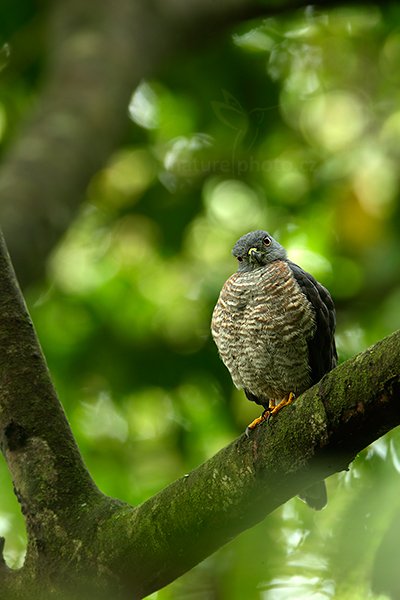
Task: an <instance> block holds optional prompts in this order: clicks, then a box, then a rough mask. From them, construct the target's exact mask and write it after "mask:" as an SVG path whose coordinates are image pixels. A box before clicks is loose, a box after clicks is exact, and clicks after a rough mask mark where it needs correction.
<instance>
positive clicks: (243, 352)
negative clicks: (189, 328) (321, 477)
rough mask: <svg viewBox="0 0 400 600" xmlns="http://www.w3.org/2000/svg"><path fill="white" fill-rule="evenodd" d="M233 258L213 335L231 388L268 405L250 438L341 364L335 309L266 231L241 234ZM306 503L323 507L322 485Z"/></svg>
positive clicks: (304, 496)
mask: <svg viewBox="0 0 400 600" xmlns="http://www.w3.org/2000/svg"><path fill="white" fill-rule="evenodd" d="M232 254H233V256H235V257H236V259H237V261H238V269H237V272H236V273H234V274H233V275H231V277H229V279H228V280H227V281H226V282H225V284H224V286H223V288H222V290H221V293H220V295H219V298H218V302H217V304H216V306H215V308H214V312H213V316H212V322H211V329H212V335H213V338H214V340H215V343H216V345H217V347H218V350H219V354H220V356H221V358H222V360H223V362H224V364H225V365H226V367H227V368H228V370H229V372H230V374H231V377H232V380H233V383H234V384H235V385H236V387H238V388H241V389H243V390H244V392H245V394H246V396H247V398H248V399H249V400H252V401H253V402H256V403H257V404H260V405H261V406H263V407H264V412H263V413H262V415H261V416H260V417H258V418H257V419H255V420H254V421H253V422H252V423H250V425H249V426H248V427H247V430H246V433H247V434H248V435H249V434H250V432H251V431H252V430H253V429H255V428H256V427H257V426H258V425H259V424H260V423H262V422H264V421H267V420H269V419H270V418H271V417H274V415H276V414H277V413H278V412H279V411H280V410H281V409H282V408H283V407H284V406H287V405H288V404H290V403H291V402H293V400H294V398H295V397H296V396H297V395H299V394H301V393H302V392H304V391H305V390H307V389H308V388H309V387H311V386H312V385H313V384H315V383H317V381H319V380H320V379H321V377H322V376H323V375H324V374H325V373H327V372H328V371H330V370H331V369H333V368H334V367H335V366H336V362H337V354H336V346H335V339H334V331H335V320H336V319H335V308H334V304H333V301H332V298H331V296H330V294H329V292H328V290H327V289H325V288H324V287H323V286H322V285H321V284H320V283H318V281H316V280H315V279H314V277H313V276H312V275H310V274H309V273H307V272H306V271H304V270H303V269H302V268H301V267H299V266H298V265H296V264H295V263H293V262H291V261H290V260H289V259H288V258H287V255H286V250H285V249H284V248H283V247H282V246H281V245H280V244H279V243H278V242H277V241H276V240H274V238H273V237H272V236H271V235H269V233H267V232H266V231H252V232H250V233H247V234H246V235H244V236H242V237H241V238H240V239H239V240H238V241H237V242H236V244H235V245H234V247H233V250H232ZM301 497H302V499H303V500H305V501H306V502H307V504H309V505H310V506H311V507H313V508H316V509H321V508H323V506H325V504H326V501H327V497H326V487H325V483H324V482H323V481H322V482H318V483H316V484H314V485H313V486H311V487H309V488H307V490H305V492H304V493H303V494H302V495H301Z"/></svg>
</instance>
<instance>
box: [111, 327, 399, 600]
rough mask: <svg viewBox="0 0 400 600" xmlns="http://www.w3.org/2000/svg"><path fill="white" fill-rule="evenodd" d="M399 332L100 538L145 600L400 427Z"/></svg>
mask: <svg viewBox="0 0 400 600" xmlns="http://www.w3.org/2000/svg"><path fill="white" fill-rule="evenodd" d="M399 396H400V331H399V332H397V333H394V334H393V335H391V336H389V337H387V338H386V339H384V340H383V341H381V342H379V343H377V344H376V345H375V346H373V347H371V348H369V349H368V350H366V351H365V352H363V353H362V354H359V355H358V356H356V357H355V358H353V359H351V360H349V361H347V362H346V363H344V364H342V365H341V366H339V367H338V368H337V369H335V370H334V371H332V372H331V373H329V374H328V375H326V376H325V377H324V378H323V379H322V380H321V382H320V383H318V384H317V385H315V386H314V387H313V388H311V389H310V390H309V391H307V392H306V393H305V394H303V395H302V396H300V397H299V398H298V399H297V400H296V402H295V403H294V405H292V406H290V407H287V408H285V410H284V411H282V413H280V414H279V416H278V417H277V418H276V420H274V421H273V422H272V423H271V424H270V425H268V426H261V427H259V428H258V429H257V430H256V431H255V432H254V434H252V436H251V438H250V439H248V438H246V436H245V435H242V436H241V437H240V438H238V439H237V440H236V441H234V442H233V443H232V444H231V445H230V446H228V447H226V448H224V449H223V450H221V451H220V452H219V453H218V454H216V455H215V456H214V457H213V458H211V459H210V460H209V461H207V462H206V463H205V464H203V465H202V466H201V467H199V468H198V469H196V470H195V471H193V472H192V473H190V474H189V475H187V476H185V477H183V478H182V479H180V480H178V481H176V482H175V483H173V484H172V485H170V486H169V487H167V488H166V489H164V490H162V491H161V492H160V493H159V494H158V495H156V496H155V497H153V498H151V499H150V500H148V501H147V502H146V503H144V504H143V505H141V506H140V507H138V508H137V509H134V510H131V509H127V508H121V510H117V511H116V513H115V514H114V515H113V516H112V517H111V520H110V523H109V524H108V525H107V527H105V528H104V530H103V531H102V532H101V533H102V544H103V547H104V548H105V549H106V548H107V544H108V541H109V540H110V539H111V538H114V539H118V540H120V548H119V551H118V552H116V553H114V554H113V555H110V554H108V556H106V552H105V551H104V558H105V559H106V560H107V563H108V560H110V561H111V564H110V565H109V566H110V568H111V569H113V570H114V571H116V570H119V571H120V574H121V576H122V577H123V578H124V580H125V581H126V585H127V586H128V587H131V589H133V590H135V591H136V594H139V597H143V596H145V595H147V594H149V593H150V592H152V591H154V590H157V589H159V588H160V587H162V586H164V585H166V584H167V583H169V582H171V581H172V580H173V579H175V578H176V577H178V576H179V575H181V574H183V573H184V572H186V571H187V570H189V569H190V568H191V567H193V566H194V565H195V564H197V563H198V562H199V561H201V560H203V559H204V558H205V557H206V556H208V555H210V554H211V553H212V552H214V551H215V550H216V549H217V548H219V547H220V546H222V545H223V544H225V543H226V542H228V541H229V540H231V539H232V538H234V537H235V536H237V535H238V534H239V533H240V532H242V531H243V530H245V529H247V528H249V527H251V526H253V525H254V524H255V523H257V522H259V521H260V520H262V519H263V518H264V517H265V516H266V515H267V514H268V513H270V512H271V511H273V510H274V509H275V508H276V507H277V506H279V505H280V504H282V503H283V502H285V501H286V500H288V499H289V498H291V497H292V496H294V495H295V494H296V493H298V492H299V491H301V489H303V488H304V487H306V486H307V485H308V484H310V483H313V482H314V481H317V480H319V479H321V478H324V477H327V476H329V475H331V474H332V473H335V472H337V471H340V470H342V469H346V468H347V467H348V465H349V463H350V462H351V461H352V460H353V458H354V457H355V455H356V454H357V453H358V452H360V451H361V450H362V449H363V448H365V447H366V446H367V445H368V444H370V443H371V442H373V441H374V440H376V439H377V438H379V437H380V436H381V435H383V434H384V433H386V432H387V431H389V430H390V429H392V428H393V427H396V426H397V425H399V424H400V410H399V402H400V397H399Z"/></svg>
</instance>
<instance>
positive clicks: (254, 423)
mask: <svg viewBox="0 0 400 600" xmlns="http://www.w3.org/2000/svg"><path fill="white" fill-rule="evenodd" d="M269 415H270V409H269V408H266V409H265V410H264V412H263V413H262V415H261V417H257V419H254V421H252V422H251V423H250V425H247V427H246V431H245V433H246V436H247V437H249V436H250V432H251V431H253V430H254V429H255V428H256V427H257V425H260V423H264V421H268V419H269Z"/></svg>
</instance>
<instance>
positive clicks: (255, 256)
mask: <svg viewBox="0 0 400 600" xmlns="http://www.w3.org/2000/svg"><path fill="white" fill-rule="evenodd" d="M248 254H249V256H250V260H253V261H255V262H257V263H258V264H261V260H262V254H261V252H259V251H258V250H257V248H250V250H249V252H248Z"/></svg>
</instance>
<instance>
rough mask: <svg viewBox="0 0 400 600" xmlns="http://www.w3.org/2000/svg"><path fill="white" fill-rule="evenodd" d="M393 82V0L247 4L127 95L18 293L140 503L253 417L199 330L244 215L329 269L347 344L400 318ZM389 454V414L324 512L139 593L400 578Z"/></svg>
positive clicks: (24, 82)
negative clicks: (106, 154) (121, 133)
mask: <svg viewBox="0 0 400 600" xmlns="http://www.w3.org/2000/svg"><path fill="white" fill-rule="evenodd" d="M45 16H46V9H45V6H44V5H42V4H38V3H34V2H31V1H29V0H23V1H22V2H19V3H15V4H12V3H11V2H10V3H9V6H8V7H7V8H6V9H5V10H4V14H3V15H2V22H1V23H0V32H1V37H0V151H1V154H2V155H3V156H5V155H6V152H7V148H8V147H9V145H11V144H12V141H13V139H14V138H15V137H16V136H17V135H18V127H19V125H20V123H21V121H22V120H23V119H24V118H25V116H26V114H28V113H29V110H30V108H31V107H32V106H33V105H34V104H35V102H36V101H40V89H41V76H42V72H43V67H44V65H45V64H46V55H45V52H44V45H43V38H44V35H45V27H46V18H45ZM399 84H400V10H399V9H398V8H397V7H395V6H394V5H393V6H392V7H390V5H389V7H386V8H385V9H384V10H380V9H378V8H376V7H374V6H372V5H371V6H368V7H366V8H352V7H346V8H336V9H332V10H331V11H329V12H319V11H318V10H311V9H307V10H305V11H301V12H297V13H293V14H287V15H286V16H284V17H279V18H278V17H276V18H266V19H260V20H257V21H253V22H248V23H244V24H242V25H241V26H237V27H236V28H234V29H233V30H231V31H230V32H229V33H227V34H225V35H222V36H219V37H218V38H216V39H214V41H213V42H208V43H207V44H205V45H204V47H202V48H201V49H198V50H197V51H193V52H191V53H186V54H185V55H182V56H180V57H178V58H177V59H174V61H173V62H172V63H169V64H168V67H167V68H165V71H164V72H162V73H160V74H159V76H158V77H157V78H154V79H149V80H146V81H143V82H142V84H141V85H140V87H139V88H138V89H137V90H136V91H135V92H134V93H133V96H132V101H131V104H130V106H129V107H128V106H127V107H126V134H125V139H124V142H123V144H122V145H121V147H120V148H118V150H117V151H116V152H115V153H114V155H113V156H111V157H110V159H109V161H108V164H106V165H105V166H104V168H103V169H102V170H101V171H100V172H98V173H97V174H96V175H95V177H94V178H93V179H92V181H91V182H90V184H89V186H88V189H87V195H86V199H85V202H84V203H83V204H82V207H81V210H80V212H79V214H77V215H76V219H75V221H74V223H73V224H72V226H71V227H70V229H69V231H68V232H67V234H66V235H65V236H64V238H63V239H62V240H61V241H60V243H59V245H58V246H57V248H56V249H55V251H54V252H53V253H52V255H51V256H50V257H49V259H48V265H47V276H46V278H45V280H44V281H38V282H37V283H36V284H35V285H32V286H31V287H30V288H29V289H27V290H25V295H26V299H27V302H28V305H29V309H30V312H31V315H32V318H33V321H34V323H35V326H36V328H37V332H38V335H39V338H40V341H41V344H42V347H43V350H44V353H45V355H46V358H47V361H48V365H49V368H50V371H51V373H52V376H53V378H54V382H55V385H56V388H57V390H58V393H59V396H60V399H61V401H62V403H63V406H64V407H65V410H66V413H67V415H68V418H69V420H70V423H71V426H72V429H73V432H74V434H75V436H76V439H77V441H78V444H79V447H80V449H81V451H82V453H83V456H84V459H85V461H86V464H87V466H88V468H89V470H90V472H91V473H92V475H93V477H94V479H95V481H96V483H97V484H98V485H99V487H100V488H101V490H102V491H103V492H105V493H107V494H109V495H111V496H115V497H118V498H120V499H122V500H125V501H128V502H130V503H133V504H138V503H140V502H142V501H143V500H145V499H146V498H148V497H149V496H150V495H152V494H154V493H155V492H157V491H158V490H160V489H161V488H162V487H164V486H165V485H167V484H168V483H169V482H171V481H173V480H174V479H175V478H177V477H179V476H181V475H182V474H184V473H186V472H188V471H190V470H191V469H193V468H195V467H196V466H197V465H198V464H200V463H201V462H203V461H205V460H207V458H209V457H210V456H212V455H213V454H214V453H215V452H216V451H217V450H218V449H220V448H221V447H223V446H224V445H226V444H227V443H229V442H230V441H231V440H233V439H234V438H235V436H237V435H239V434H240V433H241V432H242V431H243V430H244V428H245V427H246V425H247V423H248V422H249V421H251V420H252V419H253V418H254V417H256V416H257V414H258V407H256V406H255V405H253V404H252V403H249V402H247V400H246V399H245V397H244V395H243V393H242V392H239V391H237V390H235V389H234V388H233V386H232V383H231V380H230V377H229V374H228V372H227V371H226V369H225V367H224V366H223V364H222V363H221V361H220V360H219V358H218V355H217V351H216V348H215V346H214V344H213V342H212V340H211V338H210V331H209V323H210V318H211V313H212V309H213V306H214V304H215V302H216V299H217V297H218V293H219V290H220V288H221V286H222V284H223V282H224V281H225V279H226V278H227V277H228V276H229V275H230V274H231V273H232V272H233V271H234V270H235V268H236V265H235V262H234V259H233V258H232V257H231V254H230V250H231V247H232V245H233V244H234V242H235V241H236V239H237V238H238V237H239V236H240V235H242V234H244V233H246V232H247V231H250V230H252V229H259V228H263V229H267V230H268V231H269V232H270V233H271V234H272V235H273V236H274V237H277V238H278V239H279V241H280V242H281V243H282V244H283V245H284V246H285V247H286V248H287V250H288V254H289V257H290V258H291V259H292V260H294V261H295V262H298V263H299V264H300V265H301V266H302V267H303V268H305V269H306V270H309V271H310V272H311V273H312V274H313V275H314V276H315V277H317V278H318V279H319V281H321V283H323V284H324V285H325V286H327V287H328V288H329V290H330V291H331V293H332V295H333V297H334V300H335V304H336V306H337V321H338V324H337V336H336V339H337V346H338V352H339V358H340V361H344V360H346V359H347V358H349V357H351V356H353V355H354V354H356V353H357V352H360V351H362V350H363V349H365V348H366V347H368V346H369V345H370V344H372V343H374V342H376V341H377V340H379V339H381V338H382V337H384V336H385V335H387V334H389V333H391V332H392V331H394V330H396V329H397V328H399V327H400V310H399V308H400V278H399V272H400V235H399V232H400V210H399V175H398V173H399V168H398V161H399V156H400V145H399V139H400V88H399ZM27 176H28V174H27ZM49 177H51V173H50V174H49ZM399 473H400V436H399V432H398V431H393V432H391V433H390V434H388V435H386V436H385V437H384V438H382V439H380V440H378V441H377V442H376V443H375V444H373V445H372V446H371V447H370V448H368V449H367V450H365V451H364V452H363V453H362V454H361V455H360V456H358V457H357V458H356V460H355V461H354V463H353V464H352V466H351V468H350V470H349V471H348V472H343V473H339V474H337V475H335V476H333V477H331V478H330V479H329V480H328V482H327V485H328V494H329V503H328V507H327V508H326V509H325V510H323V511H322V512H321V513H315V512H313V511H311V510H310V509H308V508H307V507H306V506H305V505H303V504H302V503H301V501H300V500H298V499H292V500H290V501H289V502H287V503H286V504H285V505H284V506H282V507H281V508H279V509H278V510H276V511H275V512H274V514H272V515H270V516H269V517H268V518H267V519H266V520H265V521H264V522H263V523H261V524H260V525H258V526H257V527H255V528H253V529H252V530H250V531H248V532H246V533H244V534H242V535H241V536H240V537H239V538H237V539H236V540H234V541H233V542H232V543H230V544H229V545H228V546H227V547H225V548H223V549H221V550H220V551H219V552H217V553H216V554H215V555H214V556H212V557H210V558H209V559H207V560H206V561H205V562H204V563H202V564H201V565H199V566H198V567H197V568H196V569H194V570H193V571H191V572H190V573H188V574H186V575H185V576H184V577H182V578H181V579H180V580H178V581H176V582H175V583H173V584H172V585H170V586H169V587H168V588H166V589H165V590H162V591H160V592H158V593H155V594H154V595H153V596H152V597H154V598H157V599H160V600H169V599H175V598H179V599H180V598H188V599H189V598H190V599H193V600H194V599H196V600H198V599H199V600H203V599H217V598H218V599H219V598H221V599H229V600H236V599H237V600H239V599H243V598H250V599H251V598H255V599H256V598H257V599H258V598H260V599H261V598H262V599H263V600H280V599H282V600H283V599H285V600H286V599H291V598H293V599H296V600H299V599H306V598H307V599H308V598H311V597H312V598H313V599H314V600H325V599H328V598H337V599H339V600H347V599H349V600H354V599H358V598H360V599H363V600H364V599H366V598H383V597H384V596H382V595H381V596H380V595H379V593H380V592H384V591H385V590H392V591H393V590H394V591H396V590H397V594H400V583H399V577H398V572H397V570H398V568H397V566H396V561H395V560H394V558H393V557H394V556H395V555H396V552H398V539H399V536H398V535H397V533H399V534H400V516H399V515H400V493H399V489H400V475H399ZM0 488H1V493H0V535H4V536H5V537H6V552H5V555H6V559H7V561H8V563H9V564H10V565H12V566H17V565H19V564H21V562H22V560H23V553H24V548H25V535H24V525H23V520H22V517H21V515H20V511H19V507H18V505H17V501H16V499H15V498H14V495H13V492H12V484H11V482H10V479H9V475H8V471H7V468H6V466H5V464H4V461H2V462H1V465H0ZM372 590H373V591H372ZM394 597H400V596H399V595H397V596H394Z"/></svg>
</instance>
